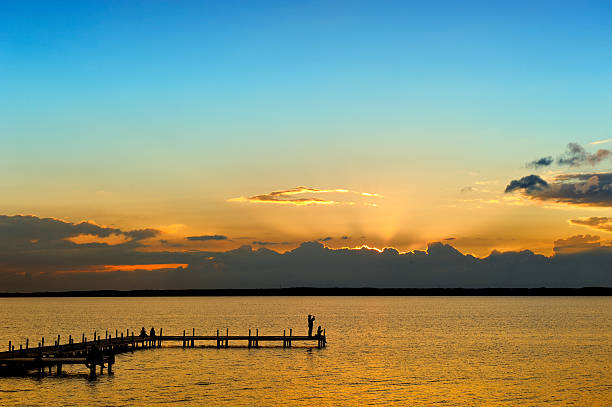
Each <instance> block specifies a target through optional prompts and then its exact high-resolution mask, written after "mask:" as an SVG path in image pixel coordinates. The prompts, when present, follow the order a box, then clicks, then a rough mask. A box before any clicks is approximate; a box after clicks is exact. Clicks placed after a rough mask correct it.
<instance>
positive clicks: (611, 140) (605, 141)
mask: <svg viewBox="0 0 612 407" xmlns="http://www.w3.org/2000/svg"><path fill="white" fill-rule="evenodd" d="M606 143H612V138H608V139H605V140H598V141H593V142H592V143H591V144H594V145H597V144H606Z"/></svg>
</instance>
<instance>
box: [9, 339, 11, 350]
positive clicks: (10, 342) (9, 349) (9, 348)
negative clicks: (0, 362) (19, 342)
mask: <svg viewBox="0 0 612 407" xmlns="http://www.w3.org/2000/svg"><path fill="white" fill-rule="evenodd" d="M10 351H11V341H9V352H10Z"/></svg>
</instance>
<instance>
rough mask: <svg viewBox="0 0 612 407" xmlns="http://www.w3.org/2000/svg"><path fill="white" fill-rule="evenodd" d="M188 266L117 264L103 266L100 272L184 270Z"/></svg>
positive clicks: (179, 264)
mask: <svg viewBox="0 0 612 407" xmlns="http://www.w3.org/2000/svg"><path fill="white" fill-rule="evenodd" d="M187 266H188V264H181V263H170V264H119V265H112V266H108V265H107V266H104V269H102V270H100V271H103V272H107V271H135V270H146V271H153V270H169V269H177V268H180V267H182V268H186V267H187Z"/></svg>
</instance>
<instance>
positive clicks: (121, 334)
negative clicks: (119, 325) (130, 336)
mask: <svg viewBox="0 0 612 407" xmlns="http://www.w3.org/2000/svg"><path fill="white" fill-rule="evenodd" d="M121 342H123V332H121Z"/></svg>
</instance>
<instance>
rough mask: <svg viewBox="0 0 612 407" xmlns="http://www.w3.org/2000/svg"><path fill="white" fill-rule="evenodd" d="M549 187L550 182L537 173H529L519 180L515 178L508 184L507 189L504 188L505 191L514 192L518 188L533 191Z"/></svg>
mask: <svg viewBox="0 0 612 407" xmlns="http://www.w3.org/2000/svg"><path fill="white" fill-rule="evenodd" d="M546 187H548V182H546V181H544V180H543V179H542V178H540V177H539V176H537V175H533V174H532V175H528V176H526V177H523V178H521V179H519V180H513V181H510V183H509V184H508V185H507V186H506V189H505V190H504V192H505V193H508V192H513V191H516V190H520V189H523V190H526V191H532V190H539V189H542V188H546Z"/></svg>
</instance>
